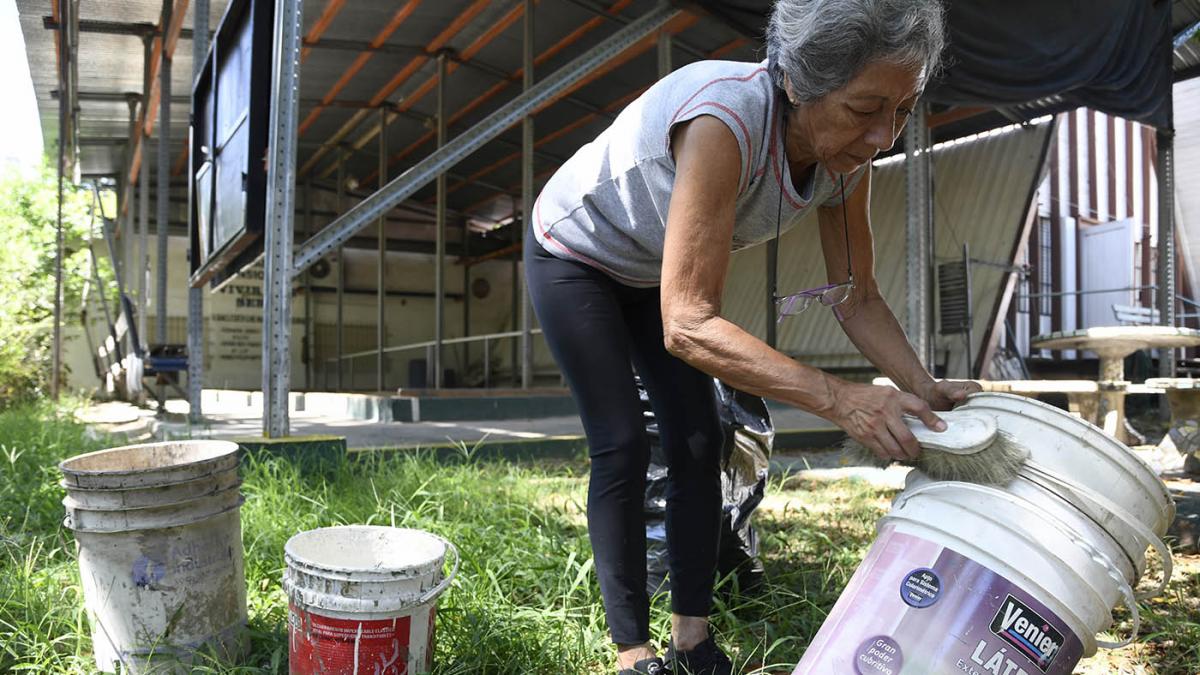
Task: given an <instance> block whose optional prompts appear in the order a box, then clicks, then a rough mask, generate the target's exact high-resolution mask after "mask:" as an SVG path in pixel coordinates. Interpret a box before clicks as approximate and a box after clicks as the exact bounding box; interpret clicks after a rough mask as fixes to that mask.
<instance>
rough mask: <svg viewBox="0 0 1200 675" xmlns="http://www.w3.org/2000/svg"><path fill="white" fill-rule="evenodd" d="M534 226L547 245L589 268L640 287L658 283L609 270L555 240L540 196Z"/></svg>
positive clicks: (535, 202)
mask: <svg viewBox="0 0 1200 675" xmlns="http://www.w3.org/2000/svg"><path fill="white" fill-rule="evenodd" d="M533 224H534V227H536V228H537V229H538V231H539V232H541V233H542V239H544V240H545V241H546V242H547V243H550V244H554V245H555V246H556V247H557V248H559V249H560V250H562V252H563V253H566V254H567V255H569V256H571V257H572V258H575V259H577V260H579V262H581V263H583V264H585V265H587V266H588V267H594V268H596V269H598V270H600V271H601V272H604V273H605V274H607V275H609V276H612V277H616V278H618V279H624V280H626V281H630V282H633V283H636V284H640V285H645V284H648V283H654V282H655V281H657V280H656V279H638V278H636V277H631V276H627V275H624V274H621V273H620V272H617V271H616V270H612V269H609V268H608V267H607V266H605V265H603V264H601V263H599V262H596V261H595V260H592V259H591V258H589V257H587V256H586V255H583V254H582V253H577V252H575V251H574V250H572V249H571V248H569V247H568V246H567V245H566V244H564V243H562V242H561V241H559V240H557V239H555V238H554V235H552V234H550V230H547V229H546V227H545V226H544V225H542V198H541V197H540V196H539V197H538V198H537V199H536V200H535V201H534V203H533Z"/></svg>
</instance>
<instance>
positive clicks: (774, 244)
mask: <svg viewBox="0 0 1200 675" xmlns="http://www.w3.org/2000/svg"><path fill="white" fill-rule="evenodd" d="M766 251H767V293H766V300H767V311H766V317H767V345H768V346H770V347H771V348H772V349H775V348H776V345H777V344H778V336H777V334H776V331H777V330H778V328H779V317H778V316H776V314H775V312H776V309H775V288H776V285H777V282H778V279H779V269H778V267H777V264H776V263H778V261H779V253H778V252H779V241H778V240H777V239H771V240H769V241H768V242H767V249H766Z"/></svg>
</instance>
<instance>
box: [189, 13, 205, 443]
mask: <svg viewBox="0 0 1200 675" xmlns="http://www.w3.org/2000/svg"><path fill="white" fill-rule="evenodd" d="M192 16H193V17H194V18H193V24H194V25H193V27H192V81H193V82H195V81H196V77H197V76H198V75H199V74H200V71H201V70H203V69H204V57H205V56H207V55H208V0H195V3H194V4H193V5H192ZM191 175H192V172H191V171H188V172H187V176H188V186H189V187H188V194H192V193H193V191H192V189H191V185H192V179H191ZM189 213H191V211H190V210H189ZM199 254H200V252H199V251H192V255H199ZM187 354H188V419H189V420H190V421H191V422H192V424H199V423H200V421H201V420H203V419H204V410H203V398H204V395H203V394H204V289H203V288H193V287H191V286H190V285H189V286H188V318H187Z"/></svg>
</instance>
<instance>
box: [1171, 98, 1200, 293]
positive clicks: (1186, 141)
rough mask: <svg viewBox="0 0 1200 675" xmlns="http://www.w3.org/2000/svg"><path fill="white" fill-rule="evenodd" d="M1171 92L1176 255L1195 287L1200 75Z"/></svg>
mask: <svg viewBox="0 0 1200 675" xmlns="http://www.w3.org/2000/svg"><path fill="white" fill-rule="evenodd" d="M1174 94H1175V218H1176V220H1175V228H1176V231H1177V232H1179V236H1180V242H1179V243H1180V246H1179V251H1178V253H1177V255H1178V257H1179V262H1180V265H1181V266H1182V267H1184V268H1185V269H1186V270H1187V272H1188V277H1189V278H1190V279H1191V281H1192V284H1193V290H1195V289H1196V285H1200V284H1198V283H1197V280H1198V279H1200V78H1197V79H1194V80H1188V81H1187V82H1180V83H1179V84H1176V85H1175V91H1174ZM1185 311H1186V312H1189V313H1194V312H1195V311H1196V308H1194V307H1193V308H1187V309H1185Z"/></svg>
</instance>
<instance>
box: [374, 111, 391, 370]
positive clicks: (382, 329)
mask: <svg viewBox="0 0 1200 675" xmlns="http://www.w3.org/2000/svg"><path fill="white" fill-rule="evenodd" d="M387 128H388V125H387V108H384V107H381V108H379V187H381V188H382V187H383V186H384V185H385V184H386V183H387V168H388V164H387V156H388V155H387V153H388V145H387ZM386 262H387V218H385V217H383V216H380V217H379V262H378V265H377V266H376V267H377V269H376V274H375V281H376V285H378V287H379V288H378V290H377V293H376V296H375V306H376V316H375V344H376V345H378V350H379V351H378V354H377V356H376V358H375V386H376V389H378V391H380V392H382V391H384V382H383V358H384V354H383V342H384V338H385V337H386V336H387V330H386V326H384V323H383V320H384V303H385V302H386V295H387V293H386V285H387V275H386V274H385V272H386V271H387V268H386V267H385V264H386Z"/></svg>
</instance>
